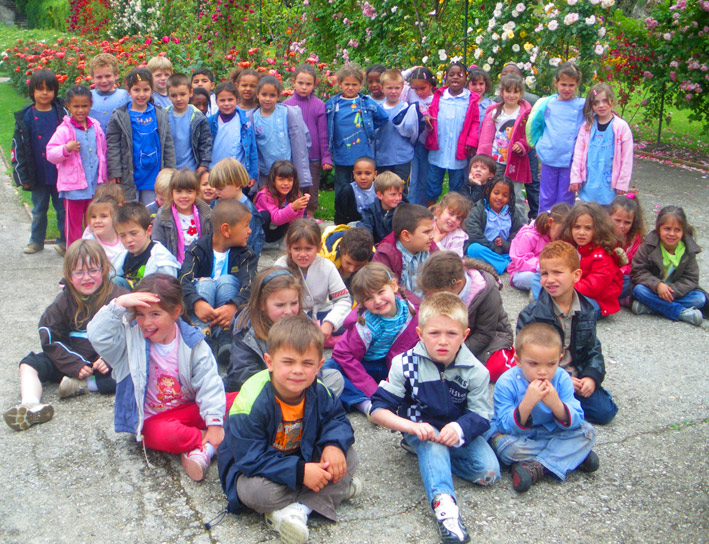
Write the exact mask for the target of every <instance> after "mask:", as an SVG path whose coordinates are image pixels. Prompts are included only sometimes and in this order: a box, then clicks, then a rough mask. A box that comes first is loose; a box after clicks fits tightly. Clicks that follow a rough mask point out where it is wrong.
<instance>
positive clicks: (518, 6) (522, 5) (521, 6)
mask: <svg viewBox="0 0 709 544" xmlns="http://www.w3.org/2000/svg"><path fill="white" fill-rule="evenodd" d="M515 9H516V10H517V11H519V12H520V13H522V12H523V11H524V10H525V9H527V7H526V6H525V5H524V4H523V3H522V2H520V3H519V4H517V5H516V6H515Z"/></svg>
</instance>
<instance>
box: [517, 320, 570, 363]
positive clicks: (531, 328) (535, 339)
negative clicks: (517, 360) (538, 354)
mask: <svg viewBox="0 0 709 544" xmlns="http://www.w3.org/2000/svg"><path fill="white" fill-rule="evenodd" d="M529 344H534V345H535V346H541V347H544V348H557V349H558V350H559V354H560V355H561V347H562V343H561V336H560V335H559V331H557V330H556V329H555V328H554V327H552V326H551V325H549V324H548V323H541V322H536V323H530V324H529V325H527V326H526V327H524V328H523V329H522V330H521V331H519V332H518V333H517V338H516V339H515V351H516V352H517V356H518V357H521V356H522V353H523V352H524V348H525V347H527V346H528V345H529Z"/></svg>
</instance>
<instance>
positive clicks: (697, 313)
mask: <svg viewBox="0 0 709 544" xmlns="http://www.w3.org/2000/svg"><path fill="white" fill-rule="evenodd" d="M679 320H680V321H684V322H685V323H691V324H692V325H695V326H697V327H699V326H700V325H701V324H702V321H704V316H703V315H702V311H701V310H697V309H696V308H685V309H684V310H682V312H680V314H679Z"/></svg>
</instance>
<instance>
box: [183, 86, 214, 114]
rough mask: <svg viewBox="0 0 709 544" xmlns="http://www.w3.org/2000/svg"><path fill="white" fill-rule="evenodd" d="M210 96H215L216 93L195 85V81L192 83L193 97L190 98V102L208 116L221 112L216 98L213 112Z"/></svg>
mask: <svg viewBox="0 0 709 544" xmlns="http://www.w3.org/2000/svg"><path fill="white" fill-rule="evenodd" d="M210 96H212V97H213V96H214V95H213V94H211V95H210V93H208V92H207V91H205V90H204V89H202V88H201V87H195V86H194V83H193V84H192V98H190V104H192V105H193V106H194V107H195V108H197V109H198V110H199V111H200V112H201V113H202V115H204V116H205V117H207V118H209V117H211V116H212V115H214V114H215V113H218V112H219V108H218V107H217V101H216V99H215V100H214V112H213V113H211V108H212V104H211V98H210Z"/></svg>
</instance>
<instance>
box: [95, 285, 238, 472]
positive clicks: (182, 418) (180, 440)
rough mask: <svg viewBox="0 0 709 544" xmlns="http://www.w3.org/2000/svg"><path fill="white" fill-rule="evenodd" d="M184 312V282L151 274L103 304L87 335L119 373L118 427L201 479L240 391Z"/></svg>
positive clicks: (116, 373)
mask: <svg viewBox="0 0 709 544" xmlns="http://www.w3.org/2000/svg"><path fill="white" fill-rule="evenodd" d="M184 315H185V307H184V306H183V303H182V291H181V289H180V283H179V282H178V281H177V280H176V279H175V278H174V277H172V276H166V275H164V274H154V275H152V276H147V277H145V278H144V279H143V280H141V282H140V283H139V284H138V286H137V288H136V291H135V292H134V293H129V294H127V295H123V296H120V297H118V298H117V299H115V300H114V301H113V302H111V304H109V305H107V306H104V307H103V308H102V309H101V311H99V312H98V314H96V317H94V318H93V319H92V320H91V323H89V326H88V333H89V340H91V343H92V344H93V345H94V346H95V347H96V350H97V351H98V352H99V353H100V354H101V356H102V357H104V358H105V360H106V362H107V364H109V365H110V366H111V368H112V369H113V375H114V376H115V378H116V382H117V385H116V404H115V417H114V422H115V429H116V432H124V433H135V435H136V439H137V440H138V441H139V442H143V445H144V447H146V448H150V449H152V450H158V451H164V452H167V453H178V454H180V460H181V462H182V467H183V468H184V469H185V472H186V473H187V475H188V476H189V477H190V478H192V479H193V480H195V481H197V482H199V481H201V480H203V479H204V478H206V476H207V472H208V471H209V464H210V463H211V461H212V457H213V456H214V454H215V451H216V448H217V447H218V446H219V444H220V443H221V441H222V440H223V439H224V417H225V415H226V411H227V410H229V407H230V406H231V403H232V402H234V398H235V397H236V395H235V394H229V395H225V394H224V386H223V385H222V380H221V378H219V372H218V371H217V365H216V364H215V362H214V356H213V355H212V352H211V351H210V350H209V347H208V346H207V343H206V342H205V341H204V336H203V335H202V333H201V332H200V331H199V330H198V329H197V328H196V327H192V326H191V325H189V324H188V323H187V322H186V321H185V320H184V319H183V316H184Z"/></svg>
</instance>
